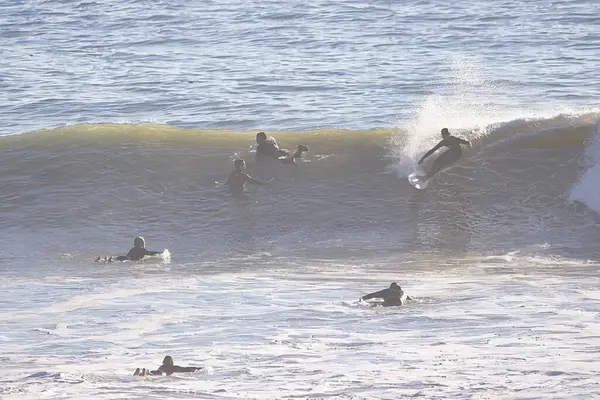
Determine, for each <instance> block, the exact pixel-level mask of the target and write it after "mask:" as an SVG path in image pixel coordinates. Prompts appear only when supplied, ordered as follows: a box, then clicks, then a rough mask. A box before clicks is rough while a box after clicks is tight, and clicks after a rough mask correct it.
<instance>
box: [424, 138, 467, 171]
mask: <svg viewBox="0 0 600 400" xmlns="http://www.w3.org/2000/svg"><path fill="white" fill-rule="evenodd" d="M461 145H466V146H469V147H471V142H468V141H466V140H463V139H460V138H457V137H456V136H452V135H451V134H450V132H449V131H448V128H444V129H442V140H441V141H440V142H439V143H438V144H437V145H435V147H433V148H432V149H431V150H429V151H428V152H427V153H425V155H424V156H423V157H421V159H420V160H419V165H421V164H422V163H423V161H425V159H426V158H427V157H429V156H430V155H432V154H433V153H435V152H436V151H437V150H438V149H440V148H442V147H448V150H447V151H446V152H445V153H443V154H442V155H440V156H439V157H438V158H437V159H436V160H435V161H434V162H433V165H432V167H431V170H430V171H429V172H428V173H427V174H426V175H425V176H424V177H422V176H420V177H419V178H422V179H424V180H428V179H429V178H431V177H432V176H434V175H435V174H437V173H438V172H440V171H441V170H442V169H445V168H448V167H449V166H451V165H452V164H454V163H455V162H457V161H458V160H459V159H460V157H462V149H461V148H460V146H461Z"/></svg>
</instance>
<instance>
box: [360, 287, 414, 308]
mask: <svg viewBox="0 0 600 400" xmlns="http://www.w3.org/2000/svg"><path fill="white" fill-rule="evenodd" d="M403 296H404V290H402V288H401V287H400V286H398V285H397V284H396V283H392V284H391V285H390V287H389V288H387V289H383V290H380V291H378V292H374V293H369V294H367V295H364V296H363V297H362V299H363V300H369V299H383V304H382V305H383V306H384V307H392V306H401V305H402V297H403ZM407 299H408V300H410V298H409V297H408V296H407Z"/></svg>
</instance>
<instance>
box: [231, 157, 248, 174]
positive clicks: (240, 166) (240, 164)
mask: <svg viewBox="0 0 600 400" xmlns="http://www.w3.org/2000/svg"><path fill="white" fill-rule="evenodd" d="M233 165H234V167H235V170H236V171H239V172H242V171H243V170H245V169H246V161H244V160H242V159H241V158H239V159H237V160H235V161H234V162H233Z"/></svg>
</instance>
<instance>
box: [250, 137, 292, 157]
mask: <svg viewBox="0 0 600 400" xmlns="http://www.w3.org/2000/svg"><path fill="white" fill-rule="evenodd" d="M256 144H257V145H258V146H257V147H256V158H257V159H258V160H260V159H261V158H279V157H286V156H288V155H289V154H288V152H287V151H285V150H282V149H280V148H279V146H278V145H277V142H276V141H275V139H273V138H268V139H267V134H266V133H264V132H258V133H257V134H256Z"/></svg>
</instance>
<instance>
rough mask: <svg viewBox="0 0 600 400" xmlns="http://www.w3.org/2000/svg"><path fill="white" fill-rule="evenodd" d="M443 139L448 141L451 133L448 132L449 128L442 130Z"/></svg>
mask: <svg viewBox="0 0 600 400" xmlns="http://www.w3.org/2000/svg"><path fill="white" fill-rule="evenodd" d="M442 137H443V138H444V139H448V138H449V137H450V131H449V130H448V128H443V129H442Z"/></svg>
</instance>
